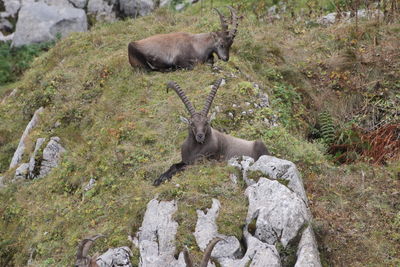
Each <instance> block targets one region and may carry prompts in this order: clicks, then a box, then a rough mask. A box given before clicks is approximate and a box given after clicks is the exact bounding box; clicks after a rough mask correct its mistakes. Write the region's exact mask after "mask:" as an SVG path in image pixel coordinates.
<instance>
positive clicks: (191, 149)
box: [154, 79, 269, 186]
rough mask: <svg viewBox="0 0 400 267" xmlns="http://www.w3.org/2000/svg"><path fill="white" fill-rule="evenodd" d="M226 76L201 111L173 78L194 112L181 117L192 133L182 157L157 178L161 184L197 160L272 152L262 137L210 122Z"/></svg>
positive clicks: (182, 150) (172, 85) (252, 155)
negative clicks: (232, 132)
mask: <svg viewBox="0 0 400 267" xmlns="http://www.w3.org/2000/svg"><path fill="white" fill-rule="evenodd" d="M221 81H222V79H219V80H217V81H216V82H215V83H214V84H213V86H212V89H211V92H210V94H209V95H208V97H207V100H206V104H205V105H204V108H203V110H202V111H201V112H196V111H195V109H194V107H193V105H192V103H191V102H190V101H189V99H188V98H187V97H186V95H185V93H184V92H183V91H182V89H181V88H180V87H179V85H178V84H176V83H175V82H169V83H168V85H167V91H168V88H171V89H174V90H175V92H176V93H177V94H178V96H179V97H180V98H181V100H182V102H183V103H184V104H185V106H186V108H187V110H188V111H189V113H190V116H191V117H190V119H186V118H183V117H182V118H181V119H182V120H183V121H184V122H186V123H187V124H189V135H188V137H187V138H186V140H185V142H184V143H183V145H182V147H181V157H182V161H181V162H179V163H176V164H173V165H172V166H171V167H170V168H169V169H168V170H167V171H166V172H165V173H163V174H161V175H160V177H159V178H158V179H156V180H155V181H154V185H155V186H157V185H160V184H161V183H162V182H164V181H165V180H169V179H171V177H172V176H173V175H174V174H176V173H178V172H180V171H183V170H184V169H185V167H186V166H187V165H190V164H193V163H194V162H195V161H196V160H198V159H200V158H208V159H217V160H221V159H224V160H229V159H230V158H233V157H236V156H249V157H252V158H253V159H254V160H258V158H259V157H260V156H262V155H268V154H269V153H268V150H267V148H266V146H265V145H264V143H263V142H262V141H247V140H243V139H240V138H236V137H233V136H230V135H227V134H224V133H221V132H219V131H217V130H215V129H213V128H212V127H211V126H210V121H211V117H207V114H208V111H209V109H210V107H211V104H212V101H213V99H214V97H215V95H216V93H217V90H218V88H219V86H220V84H221Z"/></svg>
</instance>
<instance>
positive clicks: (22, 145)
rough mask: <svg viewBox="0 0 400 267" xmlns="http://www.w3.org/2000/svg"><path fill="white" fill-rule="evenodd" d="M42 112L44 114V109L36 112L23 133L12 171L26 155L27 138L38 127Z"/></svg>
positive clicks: (12, 161) (12, 164)
mask: <svg viewBox="0 0 400 267" xmlns="http://www.w3.org/2000/svg"><path fill="white" fill-rule="evenodd" d="M42 112H43V108H39V109H38V110H36V112H35V113H34V114H33V117H32V119H31V121H30V122H29V123H28V125H27V126H26V128H25V131H24V132H23V134H22V136H21V139H20V141H19V144H18V147H17V150H15V152H14V156H13V158H12V159H11V163H10V169H12V168H15V167H17V165H18V164H19V163H20V162H21V160H22V156H23V155H24V152H25V141H26V137H27V136H28V134H29V133H30V132H31V131H32V129H33V128H35V127H36V125H37V124H38V121H39V115H40V113H42Z"/></svg>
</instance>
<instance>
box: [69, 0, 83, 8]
mask: <svg viewBox="0 0 400 267" xmlns="http://www.w3.org/2000/svg"><path fill="white" fill-rule="evenodd" d="M68 1H69V2H70V3H71V4H72V5H73V6H74V7H76V8H82V9H83V8H85V7H86V5H87V3H88V0H68Z"/></svg>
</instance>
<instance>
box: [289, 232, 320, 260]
mask: <svg viewBox="0 0 400 267" xmlns="http://www.w3.org/2000/svg"><path fill="white" fill-rule="evenodd" d="M296 254H297V261H296V265H295V267H321V266H322V265H321V262H320V260H319V252H318V247H317V241H316V240H315V237H314V232H313V230H312V228H311V226H308V227H307V228H306V229H305V230H304V231H303V234H302V236H301V239H300V243H299V246H298V249H297V253H296Z"/></svg>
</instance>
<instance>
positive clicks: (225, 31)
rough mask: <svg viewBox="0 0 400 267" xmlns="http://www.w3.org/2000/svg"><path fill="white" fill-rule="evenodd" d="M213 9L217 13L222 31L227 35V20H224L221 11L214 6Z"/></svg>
mask: <svg viewBox="0 0 400 267" xmlns="http://www.w3.org/2000/svg"><path fill="white" fill-rule="evenodd" d="M214 10H215V11H216V12H217V13H218V15H219V19H220V20H221V28H222V32H224V33H225V34H226V35H228V34H229V32H228V22H227V21H226V18H225V16H224V15H222V13H221V12H220V11H219V10H218V9H216V8H214Z"/></svg>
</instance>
